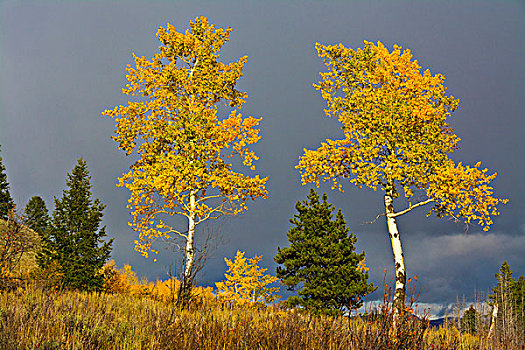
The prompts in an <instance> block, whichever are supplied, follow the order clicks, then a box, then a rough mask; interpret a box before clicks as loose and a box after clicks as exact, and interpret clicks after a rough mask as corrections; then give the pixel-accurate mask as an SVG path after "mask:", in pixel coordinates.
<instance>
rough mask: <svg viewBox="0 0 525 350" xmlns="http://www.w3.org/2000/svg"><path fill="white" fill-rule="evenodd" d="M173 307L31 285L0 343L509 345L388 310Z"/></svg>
mask: <svg viewBox="0 0 525 350" xmlns="http://www.w3.org/2000/svg"><path fill="white" fill-rule="evenodd" d="M172 310H173V309H172V307H171V305H170V304H169V303H165V302H162V301H158V300H153V299H151V298H148V297H137V296H133V295H129V294H128V295H122V294H95V293H93V294H88V293H84V292H73V291H63V292H60V291H53V290H44V289H38V288H35V287H33V286H32V285H27V286H26V288H18V289H17V290H12V291H3V292H1V294H0V349H86V350H89V349H108V350H109V349H130V350H131V349H199V350H204V349H250V350H251V349H290V350H291V349H294V350H295V349H323V350H324V349H327V350H336V349H506V347H505V346H504V345H501V344H495V343H489V342H488V341H487V340H486V339H485V338H484V337H483V336H473V335H469V334H462V333H460V332H459V331H457V329H455V328H454V327H452V326H448V327H447V328H441V329H438V330H431V329H425V328H426V327H425V323H424V322H423V323H422V322H421V321H420V320H419V319H417V318H415V317H409V318H406V319H405V320H404V321H403V322H402V323H401V326H400V327H398V329H397V332H395V331H394V330H393V329H392V327H391V315H389V314H388V312H387V313H386V314H376V315H373V316H368V317H363V318H355V319H350V320H349V319H348V318H344V317H341V318H329V317H314V316H310V315H309V314H306V313H299V312H290V311H287V310H281V309H278V308H274V307H263V308H260V309H256V308H250V309H243V308H235V307H230V306H226V305H222V304H220V303H217V302H210V301H209V300H208V299H207V298H205V299H202V302H201V303H200V304H199V305H194V306H192V307H191V308H189V309H187V310H183V311H176V312H172Z"/></svg>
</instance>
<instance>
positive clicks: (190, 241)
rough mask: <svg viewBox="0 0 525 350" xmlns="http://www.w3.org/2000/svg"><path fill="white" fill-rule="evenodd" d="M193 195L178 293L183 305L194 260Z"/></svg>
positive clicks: (189, 284)
mask: <svg viewBox="0 0 525 350" xmlns="http://www.w3.org/2000/svg"><path fill="white" fill-rule="evenodd" d="M194 238H195V193H194V192H193V191H192V192H191V193H190V213H189V215H188V236H187V238H186V259H185V266H184V275H183V276H182V283H181V292H180V293H179V298H180V300H179V301H180V303H181V305H184V304H185V303H186V302H187V301H188V298H189V295H190V288H191V273H192V268H193V262H194V260H195V247H194Z"/></svg>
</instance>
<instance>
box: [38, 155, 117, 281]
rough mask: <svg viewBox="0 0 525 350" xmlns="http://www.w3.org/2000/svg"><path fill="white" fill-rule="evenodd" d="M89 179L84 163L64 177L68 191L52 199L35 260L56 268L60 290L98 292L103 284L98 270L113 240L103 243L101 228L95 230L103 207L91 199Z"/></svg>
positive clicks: (43, 265) (97, 201)
mask: <svg viewBox="0 0 525 350" xmlns="http://www.w3.org/2000/svg"><path fill="white" fill-rule="evenodd" d="M90 178H91V177H90V176H89V172H88V169H87V165H86V162H85V161H84V160H82V159H79V160H78V163H77V165H76V166H75V167H74V168H73V171H72V173H71V174H68V175H67V180H66V185H67V187H68V189H66V190H64V191H63V195H62V198H61V199H56V198H55V210H54V211H53V217H52V219H51V221H50V224H49V227H48V229H47V230H46V232H45V235H44V237H43V242H42V251H41V253H40V254H39V256H38V263H39V265H40V266H41V268H43V269H44V270H45V269H49V268H56V269H57V270H58V271H57V272H58V274H59V276H60V278H59V279H60V284H61V285H62V286H63V287H67V288H73V289H80V290H90V291H91V290H100V289H101V288H102V285H103V283H104V277H103V275H102V273H101V269H102V267H103V266H104V263H105V262H106V261H107V260H108V258H109V255H110V252H111V244H112V243H113V240H112V239H111V240H109V241H108V242H105V241H103V238H104V237H105V236H106V232H105V227H102V228H99V226H100V223H101V221H102V216H103V215H104V214H103V213H102V210H103V209H104V207H105V206H104V205H103V204H102V203H101V202H100V201H99V200H98V199H95V200H92V199H91V184H90Z"/></svg>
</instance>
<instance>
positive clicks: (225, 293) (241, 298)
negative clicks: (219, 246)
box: [215, 251, 279, 305]
mask: <svg viewBox="0 0 525 350" xmlns="http://www.w3.org/2000/svg"><path fill="white" fill-rule="evenodd" d="M261 259H262V255H260V256H257V255H256V256H254V257H253V258H245V257H244V252H241V251H237V254H236V255H235V260H234V261H232V260H229V259H228V258H224V261H225V262H226V265H228V271H227V272H226V273H225V274H224V276H225V277H226V280H225V281H223V282H217V283H215V286H216V287H217V290H218V297H219V299H220V300H223V301H227V302H235V303H237V304H239V305H243V304H246V305H251V304H253V303H263V302H264V303H269V302H272V301H274V300H276V299H277V298H278V296H277V295H275V293H277V292H279V287H268V285H269V284H271V283H274V282H276V281H277V280H278V279H277V277H274V276H270V275H265V274H264V272H265V271H266V270H267V269H263V268H261V267H259V266H258V264H259V262H260V261H261Z"/></svg>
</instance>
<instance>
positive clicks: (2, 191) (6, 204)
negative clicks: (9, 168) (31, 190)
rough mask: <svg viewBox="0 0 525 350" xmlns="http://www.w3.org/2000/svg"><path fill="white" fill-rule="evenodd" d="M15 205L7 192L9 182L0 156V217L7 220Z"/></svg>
mask: <svg viewBox="0 0 525 350" xmlns="http://www.w3.org/2000/svg"><path fill="white" fill-rule="evenodd" d="M14 207H15V203H14V202H13V198H11V194H10V193H9V182H7V175H6V173H5V167H4V164H3V163H2V157H0V219H4V220H7V218H8V217H9V212H10V211H11V209H13V208H14Z"/></svg>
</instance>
